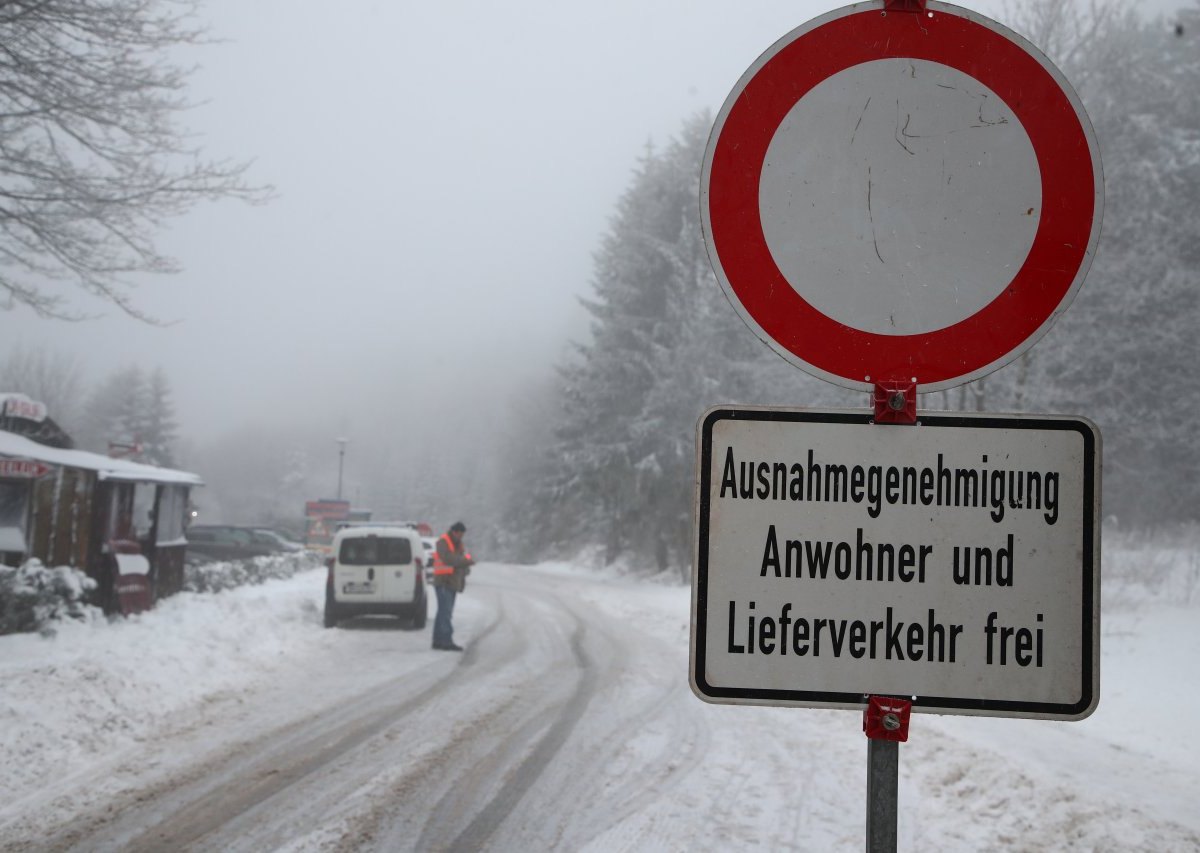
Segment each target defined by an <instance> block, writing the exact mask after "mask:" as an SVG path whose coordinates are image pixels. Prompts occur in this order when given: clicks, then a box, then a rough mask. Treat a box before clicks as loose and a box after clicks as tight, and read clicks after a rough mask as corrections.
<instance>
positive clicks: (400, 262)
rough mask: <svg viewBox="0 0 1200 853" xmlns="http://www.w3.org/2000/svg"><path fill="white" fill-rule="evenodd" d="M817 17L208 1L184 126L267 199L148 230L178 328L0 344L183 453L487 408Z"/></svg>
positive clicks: (44, 335) (786, 12) (615, 8)
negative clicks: (415, 386)
mask: <svg viewBox="0 0 1200 853" xmlns="http://www.w3.org/2000/svg"><path fill="white" fill-rule="evenodd" d="M836 5H837V4H829V3H823V2H797V0H791V1H790V2H776V1H775V0H772V2H759V3H752V4H731V3H728V2H716V0H666V2H653V3H635V2H629V0H613V2H609V3H603V4H589V5H588V7H587V8H583V7H582V6H579V5H575V4H563V3H559V2H550V0H515V2H507V3H503V4H501V3H492V2H484V0H449V2H436V3H424V4H416V3H412V2H401V3H392V2H385V0H377V2H367V0H348V2H345V3H341V4H334V5H331V4H316V3H307V2H296V1H295V0H255V2H253V3H248V2H245V0H210V2H208V3H206V4H205V6H204V8H203V10H202V14H203V16H204V17H205V18H206V19H207V20H209V21H211V27H212V33H213V35H214V36H216V37H219V38H222V39H225V41H224V42H222V43H219V44H214V45H207V46H205V47H203V48H202V49H198V50H196V51H195V52H194V59H195V61H196V62H197V63H199V65H200V66H201V67H200V68H199V69H198V70H197V72H196V73H195V75H194V77H193V80H192V92H193V95H194V97H195V99H196V100H198V101H204V102H205V104H204V105H203V106H201V107H199V108H197V109H196V110H195V111H193V112H192V113H191V114H189V115H188V116H187V117H186V119H187V124H188V125H189V126H190V127H191V128H192V129H193V130H195V131H196V132H198V133H199V134H201V137H200V141H201V142H202V143H203V145H204V146H205V148H206V150H207V151H208V153H209V154H211V155H212V156H218V157H223V156H230V157H234V158H240V157H247V158H254V159H255V164H254V167H253V169H252V171H251V179H252V180H254V181H258V182H264V183H271V184H274V185H275V187H276V189H277V191H278V198H277V199H276V200H274V201H273V202H271V203H270V204H268V205H265V206H260V207H247V206H244V205H240V204H237V203H220V204H216V205H207V206H204V207H201V208H198V209H196V210H195V211H194V212H192V213H191V214H190V215H188V216H187V217H186V218H184V219H181V220H179V221H177V222H175V223H174V224H173V225H172V227H171V228H170V230H169V231H167V232H165V233H164V234H163V235H162V245H163V247H164V248H166V249H167V250H168V251H169V252H171V253H173V254H174V255H175V256H176V257H177V258H178V260H179V261H180V262H181V263H182V265H183V266H184V268H185V271H184V272H183V273H182V274H180V275H177V276H173V277H167V278H160V279H155V280H147V281H145V282H144V283H143V284H142V286H141V287H140V289H139V292H138V296H137V300H138V303H139V305H140V306H141V307H143V308H144V309H145V310H146V311H148V312H149V313H151V314H154V315H156V316H158V317H161V318H163V319H166V320H176V321H178V322H176V323H174V324H172V325H169V326H167V327H164V328H154V327H148V326H144V325H141V324H138V323H137V322H136V321H134V320H131V319H129V318H126V317H124V316H121V315H119V314H115V313H114V312H113V311H112V310H111V309H107V308H105V307H104V306H101V305H98V304H88V303H80V305H81V307H83V308H84V309H85V310H92V311H96V312H100V311H104V312H105V313H106V314H107V316H106V317H105V318H103V319H100V320H96V321H92V322H88V323H84V324H67V323H62V322H55V321H42V320H38V319H36V318H35V317H33V315H32V314H31V313H30V312H28V311H26V310H24V309H18V310H13V311H8V312H4V313H0V337H2V339H3V340H4V341H5V342H6V343H8V344H13V343H25V344H40V345H44V346H46V347H48V348H50V349H53V350H62V351H67V352H73V353H77V354H79V356H80V358H81V360H82V361H83V363H84V365H85V369H86V371H87V378H88V380H89V382H91V383H95V382H98V381H99V380H100V379H101V378H103V376H104V374H105V373H106V372H107V371H108V370H110V369H112V368H115V367H119V366H122V365H124V364H128V363H131V362H134V363H139V364H143V365H145V366H147V367H154V366H157V365H162V366H163V367H164V368H165V369H166V371H167V373H168V376H169V379H170V382H171V386H172V389H173V392H174V395H175V400H176V403H177V407H178V409H179V420H180V421H181V425H182V429H181V431H182V432H183V433H185V434H187V435H189V436H192V437H194V438H198V439H204V438H207V437H210V436H213V435H216V434H219V433H221V432H223V431H225V430H227V429H231V428H234V427H236V426H238V425H240V424H241V423H245V422H249V421H254V422H257V423H260V424H264V425H270V424H272V423H282V422H286V421H287V420H289V419H295V418H303V419H305V420H314V419H315V420H325V419H330V420H331V421H333V422H335V423H338V424H342V425H347V421H349V425H350V426H353V420H354V418H355V416H356V413H359V412H361V413H363V416H366V411H367V407H365V406H364V405H363V401H364V399H366V397H367V396H371V395H388V394H390V393H391V391H392V389H393V383H394V380H395V378H396V377H398V376H401V375H407V376H411V377H414V378H415V379H416V380H417V381H418V383H419V385H420V386H421V387H422V389H423V391H424V392H425V393H426V394H428V395H431V399H440V398H441V397H442V394H441V392H442V390H445V392H446V394H445V398H446V399H450V398H457V399H460V400H462V401H465V402H467V403H469V402H470V401H472V400H482V401H490V400H494V399H495V398H496V397H497V396H498V395H503V393H505V390H506V389H507V388H509V387H511V386H512V383H513V382H514V381H515V380H517V379H519V378H521V377H524V376H528V375H532V374H533V373H535V372H537V371H539V370H541V369H543V368H544V366H545V365H546V364H547V363H548V362H550V361H552V360H554V359H556V358H557V357H558V355H559V354H560V353H561V351H562V348H563V346H564V344H565V342H566V341H567V340H568V339H570V338H575V339H579V338H580V337H582V336H583V334H584V333H585V329H586V319H585V317H584V314H583V312H582V311H581V310H580V309H579V307H578V305H577V303H576V298H577V296H579V295H581V294H584V293H586V292H587V289H588V280H589V276H590V273H591V253H592V251H593V250H594V249H595V248H596V246H597V243H598V240H599V239H600V237H601V235H602V233H603V231H604V229H605V227H606V224H607V220H608V217H609V216H610V215H611V214H612V212H613V205H614V203H615V202H616V200H617V198H618V197H619V195H620V193H621V192H622V191H623V190H624V189H625V187H626V186H627V184H628V182H629V178H630V175H631V171H632V170H633V168H634V167H635V165H636V160H637V157H638V156H639V154H640V153H641V152H642V151H643V150H644V147H645V145H646V143H647V141H648V140H654V141H655V142H656V143H662V142H663V141H665V140H666V139H667V138H668V137H669V136H670V135H671V134H673V133H674V132H675V131H676V130H677V129H678V128H679V126H680V123H681V121H682V120H683V119H684V118H685V117H686V116H688V115H690V114H692V113H694V112H696V111H698V110H703V109H709V110H712V111H714V112H715V111H716V110H717V109H718V108H719V107H720V105H721V103H722V101H723V100H724V98H725V96H726V95H727V94H728V92H729V90H730V88H731V87H732V86H733V84H734V83H735V82H736V80H737V79H738V77H740V76H741V74H742V73H743V71H744V70H745V69H746V67H747V66H749V65H750V63H751V62H752V61H753V60H754V59H755V58H756V57H757V56H758V55H759V54H760V53H761V52H762V51H763V50H765V49H766V48H767V47H768V46H770V44H771V43H772V42H774V41H775V40H776V39H778V38H779V37H780V36H782V35H784V34H785V33H786V32H787V31H789V30H790V29H792V28H794V27H796V26H798V25H800V24H801V23H803V22H804V21H806V20H808V19H809V18H811V17H814V16H816V15H818V14H821V13H823V12H825V11H828V10H829V9H831V8H834V7H835V6H836ZM965 5H968V6H969V7H970V8H973V9H976V10H978V11H980V12H983V13H985V14H992V15H995V16H997V17H1000V16H1001V11H1002V9H1003V4H1000V3H992V2H989V3H983V2H981V3H971V4H965ZM1179 5H1181V4H1180V3H1178V2H1169V0H1162V2H1160V3H1158V4H1149V3H1148V4H1143V7H1144V8H1147V9H1149V8H1159V9H1162V10H1164V11H1165V10H1169V9H1171V8H1175V7H1177V6H1179ZM191 58H192V54H189V60H190V59H191ZM5 349H6V350H7V347H6V348H5ZM2 354H3V353H2V352H0V355H2ZM364 389H371V390H370V391H369V392H367V393H364Z"/></svg>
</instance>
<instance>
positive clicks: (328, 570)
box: [325, 557, 333, 583]
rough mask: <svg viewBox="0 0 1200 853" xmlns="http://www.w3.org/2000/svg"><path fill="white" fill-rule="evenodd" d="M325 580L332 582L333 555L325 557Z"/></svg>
mask: <svg viewBox="0 0 1200 853" xmlns="http://www.w3.org/2000/svg"><path fill="white" fill-rule="evenodd" d="M325 582H326V583H333V557H326V558H325Z"/></svg>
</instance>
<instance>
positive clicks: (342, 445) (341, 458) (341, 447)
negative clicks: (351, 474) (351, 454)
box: [335, 438, 350, 501]
mask: <svg viewBox="0 0 1200 853" xmlns="http://www.w3.org/2000/svg"><path fill="white" fill-rule="evenodd" d="M335 441H337V443H338V490H337V499H338V500H339V501H340V500H341V499H342V464H343V463H344V462H345V461H346V444H347V443H348V442H349V441H350V439H348V438H338V439H335Z"/></svg>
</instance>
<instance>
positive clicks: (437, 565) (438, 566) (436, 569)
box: [433, 533, 458, 575]
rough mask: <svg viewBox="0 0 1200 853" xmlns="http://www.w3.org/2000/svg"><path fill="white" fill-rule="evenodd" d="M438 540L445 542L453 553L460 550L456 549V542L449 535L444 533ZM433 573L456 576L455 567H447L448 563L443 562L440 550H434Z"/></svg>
mask: <svg viewBox="0 0 1200 853" xmlns="http://www.w3.org/2000/svg"><path fill="white" fill-rule="evenodd" d="M438 538H439V539H442V540H444V541H445V543H446V546H447V547H448V548H449V549H450V551H451V553H454V552H456V551H457V550H458V549H457V548H455V547H454V540H453V539H451V538H450V534H449V533H443V534H442V535H441V536H440V537H438ZM433 573H434V574H435V575H452V574H454V566H449V565H446V563H445V562H444V561H443V560H442V552H441V550H440V549H438V548H434V549H433Z"/></svg>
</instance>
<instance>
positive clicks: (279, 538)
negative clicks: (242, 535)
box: [247, 527, 304, 551]
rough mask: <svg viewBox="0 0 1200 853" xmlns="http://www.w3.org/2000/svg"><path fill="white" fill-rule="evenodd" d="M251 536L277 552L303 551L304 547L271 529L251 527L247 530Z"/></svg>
mask: <svg viewBox="0 0 1200 853" xmlns="http://www.w3.org/2000/svg"><path fill="white" fill-rule="evenodd" d="M247 529H248V530H249V531H250V535H251V536H253V537H254V541H255V542H258V543H260V544H262V545H266V546H268V547H270V548H274V549H275V550H276V551H303V550H304V545H303V544H301V543H299V542H296V541H295V540H293V539H289V538H288V537H287V536H286V535H284V534H283V533H281V532H280V531H278V530H275V529H274V528H271V527H250V528H247Z"/></svg>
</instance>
